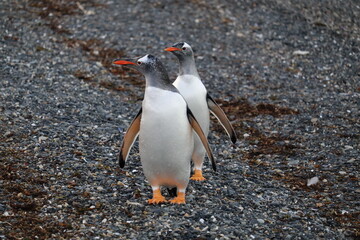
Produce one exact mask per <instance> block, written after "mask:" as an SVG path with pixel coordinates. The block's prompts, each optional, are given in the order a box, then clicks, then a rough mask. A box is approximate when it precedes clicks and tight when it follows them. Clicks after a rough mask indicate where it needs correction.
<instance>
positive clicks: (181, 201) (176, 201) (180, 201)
mask: <svg viewBox="0 0 360 240" xmlns="http://www.w3.org/2000/svg"><path fill="white" fill-rule="evenodd" d="M169 202H170V203H172V204H185V203H186V202H185V198H182V197H176V198H174V199H172V200H170V201H169Z"/></svg>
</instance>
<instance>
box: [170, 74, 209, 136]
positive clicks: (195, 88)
mask: <svg viewBox="0 0 360 240" xmlns="http://www.w3.org/2000/svg"><path fill="white" fill-rule="evenodd" d="M173 85H174V86H175V87H176V88H177V89H178V90H179V92H180V93H181V95H182V96H183V97H184V98H185V100H186V102H187V103H188V105H189V108H190V110H191V111H192V113H193V114H194V116H195V118H196V120H197V121H198V122H199V124H200V126H201V128H202V130H203V132H204V133H205V135H206V136H207V135H208V132H209V125H210V113H209V108H208V105H207V102H206V94H207V91H206V88H205V86H204V84H203V83H202V82H201V80H200V78H198V77H195V76H193V75H181V76H178V77H177V78H176V80H175V82H174V83H173Z"/></svg>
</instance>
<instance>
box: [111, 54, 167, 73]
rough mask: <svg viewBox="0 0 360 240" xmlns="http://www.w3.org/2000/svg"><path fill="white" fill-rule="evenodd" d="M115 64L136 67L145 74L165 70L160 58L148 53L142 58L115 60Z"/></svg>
mask: <svg viewBox="0 0 360 240" xmlns="http://www.w3.org/2000/svg"><path fill="white" fill-rule="evenodd" d="M113 64H115V65H123V66H126V67H129V68H133V69H136V70H137V71H139V72H141V73H142V74H144V75H147V74H151V73H153V72H156V71H163V65H162V63H161V62H160V60H159V59H158V58H157V57H155V56H153V55H151V54H147V55H145V56H143V57H141V58H135V59H124V60H120V59H119V60H115V61H114V62H113Z"/></svg>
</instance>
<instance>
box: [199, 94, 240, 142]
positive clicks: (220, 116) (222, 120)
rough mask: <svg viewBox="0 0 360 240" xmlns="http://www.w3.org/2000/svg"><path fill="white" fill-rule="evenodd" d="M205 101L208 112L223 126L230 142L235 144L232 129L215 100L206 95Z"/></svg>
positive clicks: (234, 135)
mask: <svg viewBox="0 0 360 240" xmlns="http://www.w3.org/2000/svg"><path fill="white" fill-rule="evenodd" d="M206 101H207V104H208V107H209V109H210V111H211V112H212V114H214V116H215V117H216V118H217V119H218V120H219V122H220V124H221V125H222V126H223V128H224V129H225V131H226V132H227V134H228V135H229V137H230V139H231V141H232V142H233V143H236V134H235V131H234V128H233V127H232V125H231V123H230V121H229V119H228V118H227V117H226V115H225V113H224V111H223V110H222V109H221V108H220V106H219V105H218V104H217V103H216V102H215V100H214V99H213V98H212V97H211V96H210V95H209V94H207V95H206Z"/></svg>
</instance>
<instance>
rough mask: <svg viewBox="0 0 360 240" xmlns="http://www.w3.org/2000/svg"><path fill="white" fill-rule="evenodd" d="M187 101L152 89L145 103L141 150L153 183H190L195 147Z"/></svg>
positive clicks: (146, 94)
mask: <svg viewBox="0 0 360 240" xmlns="http://www.w3.org/2000/svg"><path fill="white" fill-rule="evenodd" d="M186 108H187V106H186V102H185V100H184V99H183V97H182V96H181V95H180V94H179V93H176V92H172V91H167V90H163V89H159V88H155V87H148V88H147V89H146V91H145V97H144V101H143V103H142V109H143V112H142V117H141V123H140V134H139V140H140V141H139V147H140V157H141V162H142V165H143V169H144V173H145V176H146V177H147V179H148V180H149V181H150V183H154V184H156V185H158V184H159V185H162V184H165V185H174V184H172V182H174V183H178V182H180V181H181V182H184V184H185V183H186V182H187V179H188V178H189V175H190V160H191V155H192V151H193V147H194V139H193V132H192V128H191V126H190V124H189V121H188V118H187V113H186Z"/></svg>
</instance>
